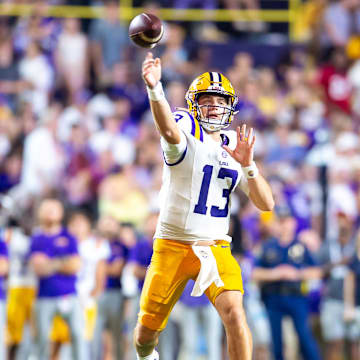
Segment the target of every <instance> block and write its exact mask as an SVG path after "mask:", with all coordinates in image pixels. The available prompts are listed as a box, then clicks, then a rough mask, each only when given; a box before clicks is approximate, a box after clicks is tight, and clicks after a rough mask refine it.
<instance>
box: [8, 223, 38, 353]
mask: <svg viewBox="0 0 360 360" xmlns="http://www.w3.org/2000/svg"><path fill="white" fill-rule="evenodd" d="M3 235H4V238H5V241H6V244H7V246H8V251H9V274H8V298H7V334H8V359H9V360H15V359H19V360H25V359H27V356H28V354H29V353H30V350H31V349H30V348H31V344H32V339H31V337H32V335H34V334H33V332H34V328H33V326H32V325H33V324H32V323H31V320H32V313H33V305H34V301H35V297H36V288H37V282H36V278H35V274H34V272H33V270H32V269H31V268H30V266H29V258H28V255H29V250H30V246H31V241H30V240H31V239H30V236H29V235H28V234H27V233H25V231H24V229H23V228H22V227H21V222H20V221H19V219H15V218H10V219H9V224H8V225H7V226H6V228H5V229H4V233H3Z"/></svg>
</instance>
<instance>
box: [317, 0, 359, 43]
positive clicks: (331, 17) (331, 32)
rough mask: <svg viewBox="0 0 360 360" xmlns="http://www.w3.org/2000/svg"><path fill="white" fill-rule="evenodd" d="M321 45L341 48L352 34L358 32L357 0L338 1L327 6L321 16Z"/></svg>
mask: <svg viewBox="0 0 360 360" xmlns="http://www.w3.org/2000/svg"><path fill="white" fill-rule="evenodd" d="M323 29H324V31H323V37H322V44H323V46H326V47H331V46H335V47H337V46H340V47H343V46H345V45H346V43H347V42H348V40H349V38H350V36H351V34H352V33H353V32H360V9H359V1H358V0H338V1H335V2H333V3H332V4H329V6H328V8H327V9H326V10H325V11H324V14H323Z"/></svg>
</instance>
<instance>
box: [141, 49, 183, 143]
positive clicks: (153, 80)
mask: <svg viewBox="0 0 360 360" xmlns="http://www.w3.org/2000/svg"><path fill="white" fill-rule="evenodd" d="M142 77H143V79H144V82H145V84H146V86H147V87H148V89H150V92H151V91H153V92H158V93H161V91H162V87H161V83H160V79H161V62H160V59H159V58H156V59H154V58H153V55H152V53H150V52H149V53H148V54H147V55H146V58H145V60H144V62H143V66H142ZM149 101H150V107H151V112H152V114H153V117H154V122H155V125H156V127H157V129H158V131H159V133H160V135H161V136H162V137H163V138H164V139H165V140H166V141H167V142H168V143H170V144H179V143H180V141H181V133H180V131H181V130H180V129H179V127H178V126H177V124H176V121H175V119H174V116H173V114H172V112H171V108H170V105H169V103H168V102H167V100H166V98H165V96H159V100H152V99H150V98H149Z"/></svg>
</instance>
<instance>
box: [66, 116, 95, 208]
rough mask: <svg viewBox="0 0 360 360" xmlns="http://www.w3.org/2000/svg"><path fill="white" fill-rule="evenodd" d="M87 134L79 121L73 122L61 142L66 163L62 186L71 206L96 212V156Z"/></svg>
mask: <svg viewBox="0 0 360 360" xmlns="http://www.w3.org/2000/svg"><path fill="white" fill-rule="evenodd" d="M88 140H89V134H88V131H87V129H86V127H85V126H84V124H83V123H82V122H81V121H77V122H74V123H73V125H72V127H71V132H70V136H69V139H68V141H66V142H65V143H63V147H64V155H65V159H66V165H65V169H64V179H63V182H62V188H63V191H64V195H65V197H66V199H67V201H68V203H69V205H70V206H71V207H75V208H78V209H83V210H84V211H89V212H91V213H92V214H95V213H96V185H95V181H94V178H93V173H94V171H93V167H94V163H95V162H96V160H97V158H96V156H95V154H94V153H93V151H92V150H91V148H90V146H89V142H88Z"/></svg>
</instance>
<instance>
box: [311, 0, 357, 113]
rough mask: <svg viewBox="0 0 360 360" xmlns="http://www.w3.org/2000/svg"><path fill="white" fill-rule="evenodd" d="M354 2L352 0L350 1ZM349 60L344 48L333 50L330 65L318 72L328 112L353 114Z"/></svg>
mask: <svg viewBox="0 0 360 360" xmlns="http://www.w3.org/2000/svg"><path fill="white" fill-rule="evenodd" d="M350 1H352V0H350ZM348 67H349V60H348V58H347V56H346V53H345V49H344V48H343V47H337V48H333V49H332V50H331V52H330V58H329V61H328V63H325V64H323V65H322V66H321V67H320V68H319V70H318V79H317V82H318V87H319V89H320V91H321V94H322V95H323V101H324V102H325V103H326V107H327V111H328V112H330V111H331V110H333V109H335V110H336V109H339V110H342V111H343V112H345V113H346V114H351V112H352V108H351V97H352V93H353V89H352V86H351V83H350V81H349V79H348V77H347V71H348Z"/></svg>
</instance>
